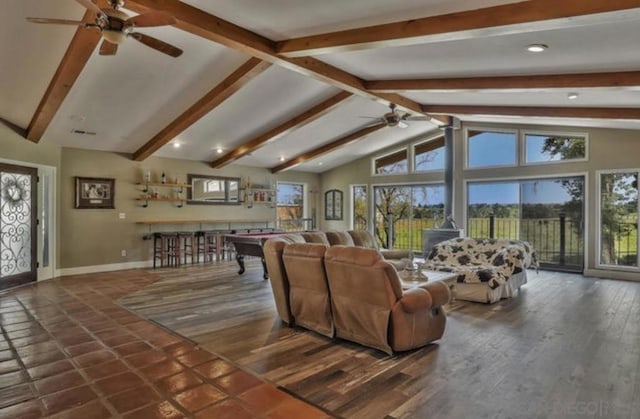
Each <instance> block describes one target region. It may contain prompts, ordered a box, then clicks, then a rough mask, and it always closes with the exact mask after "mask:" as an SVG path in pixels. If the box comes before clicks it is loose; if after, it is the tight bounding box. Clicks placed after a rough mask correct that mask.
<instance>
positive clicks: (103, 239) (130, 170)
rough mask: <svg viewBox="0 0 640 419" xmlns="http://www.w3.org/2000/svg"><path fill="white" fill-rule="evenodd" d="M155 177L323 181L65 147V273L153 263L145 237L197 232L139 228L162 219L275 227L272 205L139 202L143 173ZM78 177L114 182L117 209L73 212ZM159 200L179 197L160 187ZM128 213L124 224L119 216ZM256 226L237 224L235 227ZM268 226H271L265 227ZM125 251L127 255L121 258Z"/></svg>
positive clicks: (308, 176)
mask: <svg viewBox="0 0 640 419" xmlns="http://www.w3.org/2000/svg"><path fill="white" fill-rule="evenodd" d="M147 171H150V172H151V177H152V182H153V181H155V182H159V181H160V175H161V173H162V172H163V171H164V172H165V174H166V176H167V178H168V181H167V182H175V180H176V178H177V179H178V180H179V181H180V182H186V179H187V174H188V173H195V174H201V175H220V176H231V177H234V176H235V177H240V178H242V179H243V180H245V179H246V178H247V177H250V178H251V182H252V183H254V184H256V183H262V184H264V183H267V184H268V183H271V182H272V183H274V184H275V182H276V181H278V180H295V181H296V182H306V183H307V184H308V185H309V187H310V188H311V189H314V190H317V189H318V179H319V176H317V175H315V174H305V173H296V172H290V173H289V172H286V173H284V174H282V175H272V174H271V173H270V172H269V171H268V170H266V169H259V168H253V167H247V166H240V165H230V166H228V167H225V168H223V169H212V168H210V167H209V166H208V165H207V164H206V163H203V162H195V161H188V160H179V159H166V158H156V157H151V158H149V159H147V160H145V161H143V162H135V161H132V160H131V159H130V157H129V156H127V155H119V154H115V153H107V152H99V151H88V150H79V149H70V148H64V149H63V150H62V170H61V173H60V182H61V185H62V193H61V195H60V199H61V217H60V218H61V219H60V221H61V222H60V234H61V237H62V238H61V253H62V254H61V260H60V262H61V263H60V268H70V267H79V266H93V265H103V264H116V263H126V262H135V261H145V260H150V259H151V255H152V250H151V241H143V240H142V237H143V236H144V235H145V234H147V233H149V232H150V231H158V230H160V229H163V230H168V229H171V230H197V229H198V228H199V227H200V225H199V224H189V225H166V226H163V227H152V229H151V230H150V229H149V227H148V226H145V225H140V224H137V222H141V221H158V220H165V221H166V220H204V219H207V220H219V221H220V222H219V223H211V224H205V225H203V226H202V227H203V228H226V227H227V226H228V223H225V222H223V221H225V220H226V221H228V220H268V221H269V226H270V227H274V226H275V218H276V210H275V208H270V207H269V206H267V205H254V206H253V208H247V207H246V206H244V205H184V206H183V207H182V208H178V207H177V204H176V203H172V202H149V206H148V207H147V208H144V207H143V206H142V204H143V202H141V201H136V198H138V197H140V196H142V194H143V192H142V189H143V187H142V186H141V185H136V183H137V182H142V180H143V176H144V173H146V172H147ZM76 176H83V177H105V178H115V180H116V187H115V189H116V193H115V207H116V208H115V209H74V182H75V181H74V179H75V177H76ZM155 189H156V190H157V191H158V193H159V194H160V195H162V194H174V193H173V192H172V189H171V188H164V187H156V188H155ZM121 213H124V214H125V217H126V218H125V219H120V218H119V215H120V214H121ZM241 225H244V226H247V227H248V226H250V225H251V224H234V226H238V227H239V226H241ZM260 226H266V224H260ZM122 250H126V252H127V256H126V257H123V256H121V251H122Z"/></svg>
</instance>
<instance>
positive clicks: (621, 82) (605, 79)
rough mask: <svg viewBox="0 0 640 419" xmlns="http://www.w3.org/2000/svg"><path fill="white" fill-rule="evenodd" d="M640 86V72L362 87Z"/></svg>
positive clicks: (376, 89) (388, 82)
mask: <svg viewBox="0 0 640 419" xmlns="http://www.w3.org/2000/svg"><path fill="white" fill-rule="evenodd" d="M621 86H640V71H620V72H608V73H584V74H541V75H530V76H498V77H457V78H440V79H407V80H372V81H367V82H365V87H366V88H367V89H369V90H371V91H374V92H383V93H384V92H396V91H399V90H400V91H407V90H467V89H469V90H470V89H473V90H478V89H547V88H549V89H554V88H581V87H621Z"/></svg>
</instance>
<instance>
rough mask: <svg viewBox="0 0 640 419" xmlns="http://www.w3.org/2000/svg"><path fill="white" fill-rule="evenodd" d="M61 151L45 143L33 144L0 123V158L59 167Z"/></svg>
mask: <svg viewBox="0 0 640 419" xmlns="http://www.w3.org/2000/svg"><path fill="white" fill-rule="evenodd" d="M60 155H61V149H60V147H58V146H56V145H51V144H48V143H47V142H46V141H44V142H41V143H38V144H36V143H33V142H31V141H28V140H25V139H24V138H23V137H21V136H20V135H18V134H17V133H16V132H14V131H13V130H11V129H10V128H8V127H7V126H6V125H4V124H2V123H0V158H2V159H6V160H16V161H20V162H28V163H33V164H36V165H45V166H52V167H59V166H60Z"/></svg>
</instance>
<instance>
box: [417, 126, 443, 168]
mask: <svg viewBox="0 0 640 419" xmlns="http://www.w3.org/2000/svg"><path fill="white" fill-rule="evenodd" d="M413 167H414V170H415V171H416V172H424V171H428V170H444V135H440V136H438V137H436V138H431V139H429V140H427V141H424V142H422V143H419V144H416V145H414V146H413Z"/></svg>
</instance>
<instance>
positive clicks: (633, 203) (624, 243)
mask: <svg viewBox="0 0 640 419" xmlns="http://www.w3.org/2000/svg"><path fill="white" fill-rule="evenodd" d="M600 264H602V265H614V266H629V267H631V266H633V267H637V266H638V172H637V171H629V172H619V173H602V174H601V175H600Z"/></svg>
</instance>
